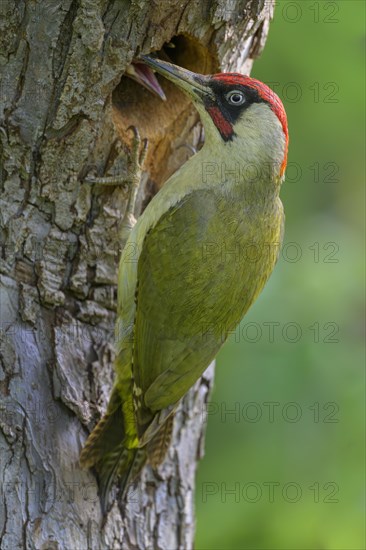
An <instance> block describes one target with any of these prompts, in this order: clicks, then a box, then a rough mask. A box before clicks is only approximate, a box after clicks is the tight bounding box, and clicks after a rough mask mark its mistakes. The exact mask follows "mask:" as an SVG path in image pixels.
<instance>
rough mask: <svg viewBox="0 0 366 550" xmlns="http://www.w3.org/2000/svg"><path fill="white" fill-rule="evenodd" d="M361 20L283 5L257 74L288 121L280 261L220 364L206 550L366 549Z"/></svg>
mask: <svg viewBox="0 0 366 550" xmlns="http://www.w3.org/2000/svg"><path fill="white" fill-rule="evenodd" d="M364 12H365V3H364V2H362V1H353V0H345V1H337V2H328V1H325V2H324V1H320V2H314V1H306V0H305V1H304V0H301V1H297V2H290V1H284V0H282V1H280V2H278V3H277V7H276V11H275V18H274V21H273V22H272V24H271V27H270V32H269V38H268V41H267V44H266V47H265V50H264V52H263V54H262V56H261V58H260V59H259V60H258V61H256V63H255V64H254V69H253V71H252V76H255V77H256V78H259V79H260V80H263V81H264V82H266V83H268V84H271V83H272V85H273V83H277V84H274V89H275V91H276V92H277V93H278V94H279V96H280V97H281V98H282V99H283V102H284V104H285V108H286V111H287V115H288V119H289V131H290V151H289V168H288V171H287V179H286V181H285V183H284V185H283V188H282V200H283V203H284V205H285V211H286V234H285V247H284V251H283V254H282V257H281V260H280V261H279V264H278V265H277V267H276V270H275V273H274V274H273V275H272V277H271V279H270V281H269V283H268V284H267V286H266V288H265V290H264V292H263V293H262V295H261V296H260V298H259V299H258V301H257V302H256V304H255V305H254V306H253V308H252V309H251V310H250V312H249V313H248V314H247V316H246V317H245V319H244V321H243V322H242V325H241V330H239V331H238V332H237V334H236V335H235V336H233V337H232V338H231V339H230V341H229V342H228V343H227V344H226V345H225V346H224V348H223V350H222V351H221V353H220V355H219V357H218V361H217V363H218V366H217V369H216V383H215V390H214V393H213V395H212V397H211V403H210V405H209V408H208V412H209V414H208V428H207V441H206V456H205V458H204V459H203V461H202V462H201V464H200V466H199V470H198V476H197V493H196V510H197V535H196V548H197V550H206V549H207V550H208V549H215V550H216V549H244V548H245V549H246V548H251V549H281V550H282V549H316V550H318V549H331V550H333V549H347V550H351V549H363V548H365V546H366V544H365V535H364V528H365V526H364V497H365V494H364V458H365V457H364V449H365V432H364V427H365V426H364V412H365V411H364V408H365V393H364V392H365V383H364V382H365V381H364V355H363V344H362V342H363V326H362V325H363V319H364V317H363V312H364V309H363V276H364V273H363V270H364V241H363V232H364V222H363V214H364V191H363V180H364V147H365V142H364V103H363V102H364V92H365V89H364V77H365V72H364V31H365V28H364V18H365V13H364ZM272 323H276V324H272ZM271 329H272V331H273V334H271V332H270V330H271ZM229 410H233V411H235V412H234V413H233V414H229V413H228V411H229Z"/></svg>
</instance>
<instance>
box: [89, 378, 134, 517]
mask: <svg viewBox="0 0 366 550" xmlns="http://www.w3.org/2000/svg"><path fill="white" fill-rule="evenodd" d="M124 436H125V432H124V421H123V413H122V403H121V398H120V396H119V393H118V391H117V390H116V388H115V389H114V390H113V391H112V395H111V399H110V401H109V405H108V409H107V412H106V414H105V415H104V416H103V418H101V420H100V421H99V422H98V424H97V425H96V426H95V428H94V430H93V431H92V432H91V434H90V435H89V437H88V439H87V441H86V443H85V446H84V448H83V450H82V451H81V454H80V465H81V467H82V468H95V470H96V472H97V475H98V481H99V490H100V501H101V505H102V510H103V513H105V512H106V510H107V508H108V497H109V493H110V490H111V487H112V485H113V483H114V481H116V478H117V477H119V478H120V487H121V490H122V492H123V493H125V491H126V489H127V485H128V483H129V482H130V480H131V470H132V469H134V468H133V465H134V462H135V455H136V451H137V449H127V448H126V447H125V446H124ZM136 475H137V473H136V474H135V473H134V476H136Z"/></svg>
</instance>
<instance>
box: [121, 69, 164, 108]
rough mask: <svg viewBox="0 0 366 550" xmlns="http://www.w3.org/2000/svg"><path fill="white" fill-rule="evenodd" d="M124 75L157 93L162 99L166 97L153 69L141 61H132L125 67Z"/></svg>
mask: <svg viewBox="0 0 366 550" xmlns="http://www.w3.org/2000/svg"><path fill="white" fill-rule="evenodd" d="M126 75H127V76H129V77H130V78H132V79H133V80H135V81H136V82H138V83H139V84H141V85H142V86H144V87H145V88H146V89H147V90H149V91H150V92H152V93H153V94H155V95H157V96H158V97H160V99H162V100H163V101H166V97H165V94H164V91H163V89H162V88H161V86H160V84H159V82H158V80H157V78H156V76H155V75H154V73H153V71H152V70H151V69H150V67H148V66H147V65H145V63H144V62H142V61H133V63H132V64H131V65H129V66H128V67H127V69H126Z"/></svg>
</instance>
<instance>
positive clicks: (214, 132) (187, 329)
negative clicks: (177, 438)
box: [80, 56, 288, 505]
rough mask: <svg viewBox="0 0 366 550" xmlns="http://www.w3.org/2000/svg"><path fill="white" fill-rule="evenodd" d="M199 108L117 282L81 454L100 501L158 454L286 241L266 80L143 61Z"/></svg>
mask: <svg viewBox="0 0 366 550" xmlns="http://www.w3.org/2000/svg"><path fill="white" fill-rule="evenodd" d="M142 60H143V62H144V63H145V64H146V65H147V66H149V67H150V68H152V69H153V70H155V71H157V72H158V73H160V74H161V75H163V76H165V77H166V78H168V79H169V80H171V81H172V82H173V83H174V84H175V85H176V86H178V87H179V88H180V89H181V90H182V91H183V92H184V93H186V94H187V95H188V96H189V97H190V99H191V100H192V102H193V104H194V105H195V107H196V108H197V110H198V112H199V114H200V117H201V120H202V123H203V125H204V128H205V144H204V146H203V147H202V149H201V150H200V151H199V152H198V153H197V154H195V155H194V156H193V157H191V158H190V160H188V161H187V162H186V163H185V164H184V165H183V166H182V167H181V168H180V169H179V170H178V171H177V172H176V173H175V174H173V176H171V177H170V178H169V180H168V181H167V182H166V183H165V185H164V186H163V188H162V189H161V190H160V191H159V192H158V194H157V195H156V196H155V197H154V198H153V199H152V201H151V202H150V204H149V205H148V206H147V208H146V209H145V211H144V212H143V214H142V215H141V216H140V218H139V219H138V221H137V223H136V224H135V226H134V227H133V229H132V231H131V233H130V236H129V238H128V240H127V244H126V246H125V248H124V251H123V252H122V256H121V260H120V266H119V275H118V321H117V328H116V340H117V350H116V353H117V356H116V362H115V369H116V380H115V384H114V388H113V390H112V394H111V398H110V402H109V405H108V409H107V412H106V414H105V415H104V417H103V418H102V419H101V420H100V421H99V423H98V424H97V426H96V427H95V429H94V430H93V432H92V433H91V434H90V436H89V438H88V440H87V442H86V444H85V447H84V449H83V451H82V454H81V458H80V461H81V464H82V465H83V466H84V467H93V466H94V467H95V469H96V471H97V473H98V477H99V482H100V489H101V499H102V502H103V503H104V505H105V502H106V499H107V496H108V492H109V489H110V487H111V484H112V483H113V481H114V480H115V479H116V478H117V476H118V477H119V478H120V480H121V485H122V487H125V488H126V487H127V486H128V484H129V483H130V482H131V480H133V479H134V478H135V477H136V475H137V474H138V472H139V471H140V469H141V467H142V465H143V464H144V462H145V461H146V460H148V461H149V462H150V463H151V464H152V466H153V467H156V466H158V465H159V464H160V463H161V462H162V460H163V459H164V456H165V453H166V450H167V448H168V446H169V442H170V437H171V433H172V422H173V417H174V411H175V409H176V407H177V406H178V404H179V401H180V399H181V398H182V397H183V396H184V395H185V393H186V392H187V391H188V390H189V388H190V387H191V386H192V385H193V384H194V382H196V380H197V379H198V378H199V377H200V376H201V374H202V373H203V372H204V370H205V369H206V368H207V366H208V365H209V364H210V362H211V361H212V360H213V359H214V358H215V356H216V354H217V352H218V351H219V349H220V348H221V346H222V345H223V343H224V342H225V340H226V338H227V336H228V334H229V333H230V332H232V331H233V330H234V329H235V327H236V326H237V325H238V323H239V322H240V321H241V319H242V318H243V316H244V314H245V313H246V311H247V310H248V308H249V307H250V306H251V304H252V303H253V302H254V300H255V299H256V298H257V296H258V294H259V293H260V292H261V290H262V288H263V286H264V285H265V283H266V281H267V280H268V278H269V276H270V274H271V273H272V270H273V268H274V266H275V264H276V261H277V258H278V254H279V248H280V245H281V242H282V237H283V228H284V213H283V207H282V203H281V201H280V199H279V191H280V186H281V182H282V180H283V177H284V172H285V168H286V160H287V147H288V129H287V119H286V113H285V110H284V108H283V105H282V103H281V100H280V99H279V98H278V96H277V95H276V94H275V93H274V92H273V91H272V90H270V88H268V87H267V86H266V85H265V84H263V83H262V82H259V81H258V80H255V79H253V78H250V77H248V76H245V75H242V74H237V73H223V74H215V75H211V76H203V75H200V74H195V73H193V72H190V71H188V70H186V69H183V68H181V67H178V66H175V65H172V64H171V63H167V62H165V61H161V60H158V59H155V58H153V57H150V56H142Z"/></svg>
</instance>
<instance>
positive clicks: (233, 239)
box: [133, 190, 255, 428]
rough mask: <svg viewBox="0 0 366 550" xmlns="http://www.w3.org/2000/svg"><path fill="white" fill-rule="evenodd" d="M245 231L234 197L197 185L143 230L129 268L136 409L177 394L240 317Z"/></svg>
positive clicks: (170, 400) (245, 279) (245, 290)
mask: <svg viewBox="0 0 366 550" xmlns="http://www.w3.org/2000/svg"><path fill="white" fill-rule="evenodd" d="M251 230H252V228H251V227H250V226H249V225H248V224H247V223H246V222H245V215H244V213H243V212H242V211H241V207H240V205H239V204H238V201H235V200H233V199H232V200H231V201H230V200H229V199H228V198H227V197H224V195H223V194H221V193H220V192H217V191H214V190H209V191H203V190H200V191H199V192H192V193H190V194H189V195H187V196H185V197H184V198H183V199H182V200H181V201H180V202H179V203H177V204H176V205H175V206H174V207H172V208H171V209H170V210H168V211H167V212H166V213H165V214H164V215H163V216H162V217H161V218H160V220H159V221H158V223H157V224H156V225H155V226H154V227H153V228H152V229H151V230H150V231H149V232H148V233H147V235H146V237H145V240H144V243H143V247H142V250H141V253H140V257H139V262H138V273H137V292H136V319H135V333H134V357H133V378H134V383H135V397H136V399H137V403H136V408H137V409H138V408H139V407H141V406H144V407H147V408H148V409H150V410H151V411H158V410H161V409H163V408H165V407H168V406H169V405H172V404H174V403H175V402H176V401H178V400H179V399H180V398H181V397H182V396H183V395H184V394H185V393H186V392H187V390H188V389H189V388H190V387H191V385H192V384H193V383H194V382H195V381H196V380H197V379H198V378H199V376H200V375H201V374H202V373H203V371H204V370H205V369H206V368H207V366H208V365H209V363H210V362H211V360H212V359H213V358H214V357H215V355H216V354H217V352H218V350H219V349H220V347H221V345H222V344H223V342H224V341H225V339H226V335H227V333H228V331H230V330H232V329H233V328H234V327H235V326H236V325H237V323H238V322H239V321H240V320H241V318H242V316H243V314H244V312H245V311H246V309H247V308H248V307H249V305H250V303H251V302H252V300H253V297H254V293H255V292H254V289H253V278H252V275H253V274H252V270H251V269H250V268H249V269H243V261H242V258H240V254H239V253H238V247H239V246H241V245H242V244H243V242H244V239H248V241H249V242H250V241H251V240H252V238H253V236H252V234H251V232H252V231H251ZM249 267H250V266H249ZM254 286H255V285H254ZM139 400H140V401H139ZM138 422H139V424H140V428H142V425H141V424H144V422H143V420H142V419H140V421H139V420H138Z"/></svg>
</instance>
